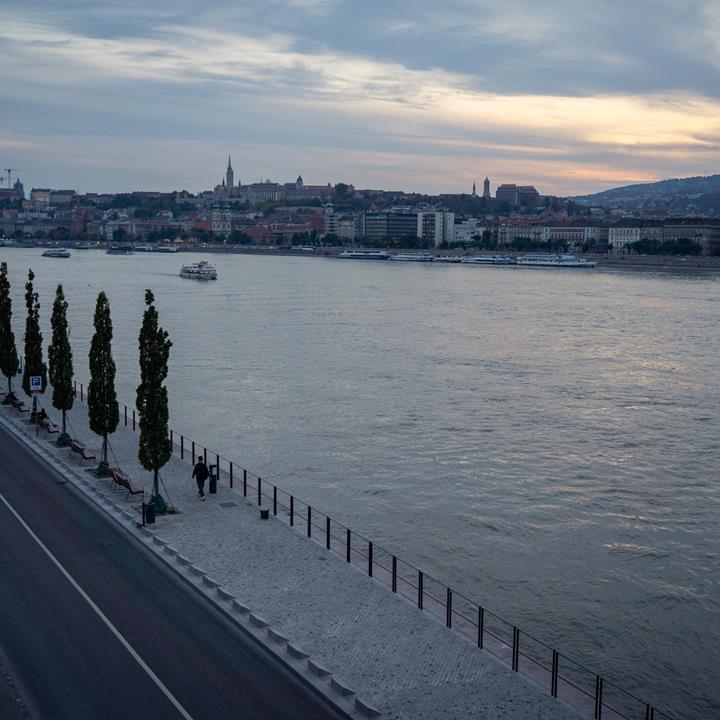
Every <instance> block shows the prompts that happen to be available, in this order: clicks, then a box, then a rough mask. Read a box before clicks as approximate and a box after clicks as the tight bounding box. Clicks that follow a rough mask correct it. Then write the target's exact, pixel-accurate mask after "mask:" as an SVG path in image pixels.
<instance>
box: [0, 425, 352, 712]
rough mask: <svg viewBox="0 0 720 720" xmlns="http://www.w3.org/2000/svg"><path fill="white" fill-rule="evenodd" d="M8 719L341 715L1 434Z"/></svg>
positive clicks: (1, 600)
mask: <svg viewBox="0 0 720 720" xmlns="http://www.w3.org/2000/svg"><path fill="white" fill-rule="evenodd" d="M43 546H44V547H43ZM51 555H52V556H53V557H54V559H53V557H51ZM0 717H2V718H3V719H5V720H16V718H18V719H20V718H27V717H30V718H33V719H35V720H45V719H50V718H52V720H65V719H67V720H84V719H86V718H87V719H88V720H90V719H92V720H116V719H117V720H120V719H125V718H127V719H130V718H132V719H133V720H143V719H144V718H152V719H153V720H164V719H165V718H168V719H172V720H175V719H177V718H186V719H187V718H193V719H194V720H202V719H204V718H213V720H222V719H224V718H241V719H242V720H255V719H257V720H260V719H265V718H267V719H268V720H269V719H271V718H272V720H296V719H300V718H303V719H305V718H312V719H313V720H314V719H318V720H322V719H324V718H328V719H330V718H332V719H334V718H340V717H345V716H344V715H341V714H339V713H338V712H337V711H335V710H333V709H332V708H330V707H329V706H328V705H327V704H326V703H325V702H324V701H323V700H322V699H321V698H319V697H318V696H316V695H315V694H314V693H312V691H311V690H309V689H308V688H307V687H306V686H305V685H303V684H302V682H301V681H299V680H298V679H297V678H295V677H294V676H293V675H292V674H290V673H289V672H288V671H287V670H286V669H284V668H283V667H282V666H281V665H279V664H278V663H277V662H276V661H275V660H274V659H273V658H272V657H271V656H270V655H268V654H267V653H265V652H264V651H263V650H262V648H260V647H258V646H257V644H256V643H255V642H254V641H253V640H252V639H250V638H248V637H247V636H245V635H244V634H243V633H242V632H241V631H239V630H238V629H237V628H236V627H235V626H234V625H233V624H232V623H230V622H229V621H228V620H227V619H226V618H224V617H223V616H222V614H221V613H219V612H218V611H217V610H215V609H214V608H213V607H212V606H211V605H210V604H209V603H208V602H206V601H205V600H204V599H203V598H202V597H200V596H198V595H196V594H195V593H194V592H193V591H192V590H191V589H189V588H188V587H187V586H186V585H184V583H183V582H182V581H181V580H179V579H177V578H176V577H174V576H173V574H172V573H171V572H170V571H168V570H167V569H166V568H165V567H164V566H163V564H162V563H161V562H160V561H159V560H157V559H156V558H155V557H154V556H153V555H152V553H150V552H148V551H147V550H146V549H145V548H144V547H143V546H142V545H141V544H140V543H139V542H137V541H135V540H134V538H132V537H131V536H129V535H127V534H126V533H124V532H123V531H122V530H121V529H119V528H117V527H115V526H114V525H113V524H112V522H111V521H109V520H107V519H106V518H105V517H104V516H103V514H102V513H101V512H99V511H98V510H96V509H95V508H94V507H92V506H91V505H90V504H89V503H88V502H87V501H85V500H84V498H83V497H82V496H81V495H80V493H79V491H77V490H76V489H75V488H74V487H73V486H72V485H70V484H69V483H67V482H66V481H65V479H64V478H63V477H62V476H61V475H59V474H58V473H57V472H55V471H54V470H53V469H52V468H51V467H50V466H48V465H47V464H45V463H44V462H43V461H42V460H41V459H39V458H38V457H37V456H36V455H35V454H33V453H32V452H31V451H30V450H28V449H27V448H26V447H25V446H24V445H23V444H21V443H20V442H19V441H18V440H16V439H15V438H14V437H13V436H12V435H10V434H9V433H8V432H7V430H5V429H4V428H2V427H1V426H0Z"/></svg>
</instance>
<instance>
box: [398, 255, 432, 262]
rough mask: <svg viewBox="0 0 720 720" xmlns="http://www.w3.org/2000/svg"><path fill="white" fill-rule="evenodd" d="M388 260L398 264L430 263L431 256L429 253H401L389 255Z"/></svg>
mask: <svg viewBox="0 0 720 720" xmlns="http://www.w3.org/2000/svg"><path fill="white" fill-rule="evenodd" d="M389 259H390V260H397V261H398V262H432V261H433V256H432V255H431V254H430V253H401V254H400V255H391V256H390V257H389Z"/></svg>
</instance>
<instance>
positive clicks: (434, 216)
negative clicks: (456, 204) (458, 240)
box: [417, 211, 455, 247]
mask: <svg viewBox="0 0 720 720" xmlns="http://www.w3.org/2000/svg"><path fill="white" fill-rule="evenodd" d="M417 236H418V237H419V238H422V239H423V240H426V241H427V242H428V243H429V245H430V247H440V245H441V244H442V243H453V242H455V213H451V212H434V211H431V212H419V213H417Z"/></svg>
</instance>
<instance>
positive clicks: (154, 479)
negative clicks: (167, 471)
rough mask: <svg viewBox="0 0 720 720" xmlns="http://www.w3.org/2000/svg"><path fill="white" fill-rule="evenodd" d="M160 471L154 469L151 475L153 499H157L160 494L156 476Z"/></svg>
mask: <svg viewBox="0 0 720 720" xmlns="http://www.w3.org/2000/svg"><path fill="white" fill-rule="evenodd" d="M159 474H160V471H159V470H158V469H157V468H156V469H155V474H154V475H153V497H157V496H158V495H159V494H160V488H159V487H158V476H159Z"/></svg>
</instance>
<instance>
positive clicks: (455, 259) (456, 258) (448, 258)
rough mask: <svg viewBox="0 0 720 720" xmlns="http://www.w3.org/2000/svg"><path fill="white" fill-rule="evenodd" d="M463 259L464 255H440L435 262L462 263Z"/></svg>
mask: <svg viewBox="0 0 720 720" xmlns="http://www.w3.org/2000/svg"><path fill="white" fill-rule="evenodd" d="M462 261H463V257H462V255H438V256H437V257H436V258H435V259H434V260H433V262H438V263H461V262H462Z"/></svg>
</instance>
